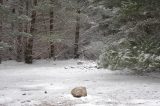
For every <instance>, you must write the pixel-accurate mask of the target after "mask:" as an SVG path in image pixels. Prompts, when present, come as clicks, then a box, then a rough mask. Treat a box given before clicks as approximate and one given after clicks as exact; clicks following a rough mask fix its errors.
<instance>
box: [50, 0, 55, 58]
mask: <svg viewBox="0 0 160 106" xmlns="http://www.w3.org/2000/svg"><path fill="white" fill-rule="evenodd" d="M50 2H51V5H52V6H53V0H50ZM53 18H54V12H53V8H51V9H50V35H51V34H52V33H53V21H54V20H53ZM49 58H53V59H54V60H55V45H54V42H53V41H50V54H49Z"/></svg>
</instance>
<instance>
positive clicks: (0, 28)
mask: <svg viewBox="0 0 160 106" xmlns="http://www.w3.org/2000/svg"><path fill="white" fill-rule="evenodd" d="M0 5H3V0H0ZM2 24H3V23H2V20H0V43H1V42H2V27H3V25H2ZM1 62H2V49H0V64H1Z"/></svg>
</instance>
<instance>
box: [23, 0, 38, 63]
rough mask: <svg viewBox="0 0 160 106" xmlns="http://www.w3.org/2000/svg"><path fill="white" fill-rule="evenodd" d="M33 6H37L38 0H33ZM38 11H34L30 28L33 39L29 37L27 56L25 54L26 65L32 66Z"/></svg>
mask: <svg viewBox="0 0 160 106" xmlns="http://www.w3.org/2000/svg"><path fill="white" fill-rule="evenodd" d="M33 6H37V0H33ZM36 15H37V14H36V10H35V9H33V10H32V15H31V18H32V20H31V28H30V33H31V34H32V37H29V38H28V40H27V47H26V54H25V63H27V64H32V62H33V54H32V49H33V38H34V37H33V36H34V33H35V23H36Z"/></svg>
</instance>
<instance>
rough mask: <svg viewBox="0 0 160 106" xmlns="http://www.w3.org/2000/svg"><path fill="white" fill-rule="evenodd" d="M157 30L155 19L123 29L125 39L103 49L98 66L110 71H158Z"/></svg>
mask: <svg viewBox="0 0 160 106" xmlns="http://www.w3.org/2000/svg"><path fill="white" fill-rule="evenodd" d="M159 29H160V23H159V21H158V20H156V19H148V20H145V21H141V22H139V23H137V24H136V25H135V26H134V27H132V28H128V29H125V31H123V34H124V35H125V37H124V38H122V39H120V40H119V41H118V42H117V41H116V42H114V43H112V44H111V45H110V46H107V47H106V48H105V51H104V52H103V54H102V55H101V56H100V63H99V64H100V65H101V66H103V67H109V68H111V69H124V68H131V69H136V70H140V71H146V70H151V71H154V70H157V69H159V68H160V59H159V56H160V42H159V39H160V36H159Z"/></svg>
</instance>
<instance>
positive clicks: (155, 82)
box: [0, 60, 160, 106]
mask: <svg viewBox="0 0 160 106" xmlns="http://www.w3.org/2000/svg"><path fill="white" fill-rule="evenodd" d="M79 61H80V60H67V61H56V62H54V61H47V60H41V61H37V62H35V63H34V64H33V65H27V64H24V63H16V62H14V61H8V62H4V63H3V64H1V65H0V106H160V79H159V78H158V77H154V76H137V75H135V74H133V73H130V72H122V71H110V70H105V69H96V67H95V66H96V64H95V63H94V62H93V61H83V64H77V62H79ZM77 86H85V87H86V88H87V91H88V96H87V97H83V98H74V97H72V95H71V94H70V91H71V90H72V89H73V88H74V87H77Z"/></svg>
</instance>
